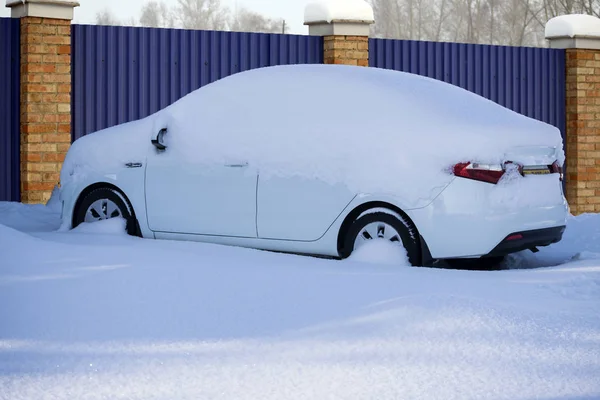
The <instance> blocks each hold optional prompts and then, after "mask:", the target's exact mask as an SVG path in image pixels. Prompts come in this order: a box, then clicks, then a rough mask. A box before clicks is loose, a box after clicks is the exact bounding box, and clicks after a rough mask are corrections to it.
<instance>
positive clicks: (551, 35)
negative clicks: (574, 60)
mask: <svg viewBox="0 0 600 400" xmlns="http://www.w3.org/2000/svg"><path fill="white" fill-rule="evenodd" d="M545 36H546V39H547V40H548V41H549V42H550V47H551V48H554V49H591V50H599V49H600V19H599V18H596V17H594V16H591V15H585V14H570V15H561V16H558V17H554V18H552V19H550V20H549V21H548V23H547V24H546V30H545Z"/></svg>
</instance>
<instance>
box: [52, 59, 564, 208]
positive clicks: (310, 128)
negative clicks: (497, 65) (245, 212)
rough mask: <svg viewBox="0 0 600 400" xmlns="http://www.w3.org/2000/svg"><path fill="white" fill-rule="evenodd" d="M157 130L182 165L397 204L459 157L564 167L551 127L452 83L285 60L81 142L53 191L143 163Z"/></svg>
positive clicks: (438, 179) (437, 180)
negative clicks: (317, 184) (229, 167)
mask: <svg viewBox="0 0 600 400" xmlns="http://www.w3.org/2000/svg"><path fill="white" fill-rule="evenodd" d="M162 128H167V129H168V132H167V134H166V135H165V139H166V144H167V146H168V148H167V151H168V152H172V154H173V155H174V157H177V158H179V159H181V161H182V163H187V164H188V166H187V167H189V168H192V167H202V168H204V169H209V168H211V166H222V165H224V164H238V163H248V164H249V167H248V170H249V171H253V170H254V171H258V172H259V173H260V174H261V177H264V178H268V177H271V176H277V177H290V176H301V177H304V178H308V179H314V178H316V179H320V180H322V181H325V182H327V183H330V184H338V183H340V182H342V183H345V184H346V185H347V186H348V188H349V189H350V190H351V191H353V192H355V193H361V192H362V193H392V194H395V195H398V196H399V197H401V198H404V200H406V201H414V200H415V199H422V198H424V199H427V198H430V195H431V191H432V190H437V189H439V188H441V187H444V186H445V185H447V184H448V183H449V182H450V181H451V180H452V179H453V175H452V174H451V172H450V171H451V167H452V166H454V165H455V164H456V163H459V162H465V161H473V162H481V163H484V164H501V163H502V162H503V161H506V160H507V157H508V156H507V153H515V152H516V153H518V151H516V150H518V149H521V148H524V147H535V148H538V149H539V148H541V149H546V150H545V153H548V151H550V153H551V154H552V155H553V157H552V160H555V159H558V160H559V162H560V163H561V164H562V163H563V162H564V153H563V150H562V138H561V135H560V132H559V130H558V129H557V128H555V127H552V126H550V125H547V124H545V123H542V122H539V121H536V120H533V119H530V118H527V117H525V116H523V115H521V114H517V113H515V112H513V111H511V110H508V109H506V108H504V107H502V106H500V105H498V104H496V103H493V102H491V101H489V100H487V99H484V98H483V97H480V96H478V95H475V94H473V93H470V92H468V91H466V90H463V89H461V88H459V87H456V86H453V85H450V84H447V83H444V82H441V81H437V80H434V79H430V78H426V77H421V76H417V75H413V74H408V73H404V72H398V71H391V70H384V69H378V68H361V67H351V66H340V65H335V66H334V65H293V66H278V67H269V68H260V69H255V70H251V71H246V72H243V73H239V74H235V75H232V76H229V77H227V78H224V79H221V80H219V81H216V82H214V83H211V84H209V85H207V86H204V87H203V88H201V89H199V90H197V91H194V92H192V93H190V94H189V95H187V96H185V97H184V98H182V99H180V100H179V101H177V102H175V103H174V104H172V105H171V106H169V107H167V108H165V109H163V110H161V111H159V112H158V113H156V114H153V115H151V116H149V117H147V118H145V119H142V120H139V121H135V122H130V123H127V124H124V125H121V126H117V127H113V128H109V129H107V130H103V131H99V132H96V133H93V134H90V135H87V136H84V137H83V138H80V139H78V140H77V141H75V143H74V144H73V146H72V147H71V149H70V150H69V152H68V154H67V157H66V160H65V164H64V166H63V170H62V173H61V182H62V184H63V185H67V184H68V183H69V182H71V181H73V180H76V179H78V177H80V176H81V175H82V174H86V173H89V172H90V171H96V172H98V173H100V174H111V173H115V172H117V171H118V170H120V169H122V168H123V164H124V163H126V162H144V161H145V159H146V156H147V155H148V154H151V152H152V153H154V152H155V151H156V150H155V149H154V147H153V146H152V145H151V143H150V139H151V137H152V136H153V135H156V134H157V133H158V132H159V130H160V129H162ZM521 153H523V154H525V153H526V152H523V151H521ZM538 153H539V154H542V153H543V151H542V152H540V151H538ZM546 158H547V157H546ZM546 158H544V159H543V160H542V161H543V162H548V161H549V160H547V159H546ZM511 161H517V160H511ZM533 161H535V160H533ZM550 163H551V161H550Z"/></svg>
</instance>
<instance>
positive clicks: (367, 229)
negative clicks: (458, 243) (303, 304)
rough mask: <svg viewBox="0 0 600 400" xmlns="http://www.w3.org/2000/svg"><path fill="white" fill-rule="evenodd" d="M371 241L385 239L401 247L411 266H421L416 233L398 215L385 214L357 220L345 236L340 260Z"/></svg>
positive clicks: (366, 215) (378, 212) (364, 215)
mask: <svg viewBox="0 0 600 400" xmlns="http://www.w3.org/2000/svg"><path fill="white" fill-rule="evenodd" d="M373 239H385V240H389V241H390V242H391V243H393V244H395V245H398V246H403V247H404V249H405V250H406V253H407V255H408V260H409V261H410V264H411V265H413V266H418V265H420V264H421V252H420V246H419V240H418V237H417V235H416V231H415V230H414V229H413V228H412V226H411V224H410V223H409V222H408V221H405V220H404V218H402V217H401V216H400V215H393V214H392V213H391V211H390V213H387V212H380V211H377V212H372V213H366V214H363V215H361V216H360V217H359V218H357V219H356V220H355V221H354V222H353V223H352V225H350V228H349V229H348V233H347V234H346V238H345V240H344V246H343V248H342V250H341V251H340V256H341V257H342V258H347V257H349V256H350V255H351V254H352V252H353V251H354V250H356V249H357V248H359V247H360V246H362V245H364V244H366V243H368V242H369V241H371V240H373Z"/></svg>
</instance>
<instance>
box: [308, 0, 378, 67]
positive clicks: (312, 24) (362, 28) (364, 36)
mask: <svg viewBox="0 0 600 400" xmlns="http://www.w3.org/2000/svg"><path fill="white" fill-rule="evenodd" d="M374 22H375V19H374V14H373V8H372V7H371V6H370V5H369V4H368V3H367V2H366V1H365V0H316V1H314V2H312V3H309V4H308V5H307V6H306V8H305V10H304V25H308V32H309V35H315V36H323V40H324V46H323V47H324V61H325V64H345V65H359V66H363V67H367V66H369V29H370V25H371V24H373V23H374Z"/></svg>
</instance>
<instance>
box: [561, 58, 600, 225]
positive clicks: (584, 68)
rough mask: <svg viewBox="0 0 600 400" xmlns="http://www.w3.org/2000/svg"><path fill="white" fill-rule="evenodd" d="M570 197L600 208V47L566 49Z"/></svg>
mask: <svg viewBox="0 0 600 400" xmlns="http://www.w3.org/2000/svg"><path fill="white" fill-rule="evenodd" d="M566 58H567V60H566V61H567V62H566V69H567V72H566V74H567V146H566V151H567V193H566V196H567V201H568V202H569V205H570V207H571V212H572V213H573V214H581V213H584V212H600V118H599V117H600V50H582V49H567V50H566Z"/></svg>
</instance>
